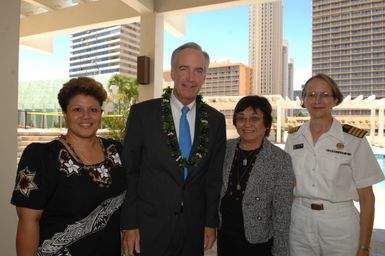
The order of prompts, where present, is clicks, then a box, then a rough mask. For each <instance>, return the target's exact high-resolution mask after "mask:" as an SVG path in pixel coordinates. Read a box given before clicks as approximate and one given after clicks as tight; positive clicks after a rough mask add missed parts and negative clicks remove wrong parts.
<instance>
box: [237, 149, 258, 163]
mask: <svg viewBox="0 0 385 256" xmlns="http://www.w3.org/2000/svg"><path fill="white" fill-rule="evenodd" d="M254 151H255V150H252V151H249V152H248V153H247V155H245V153H244V151H243V150H242V149H239V152H241V155H242V158H243V160H242V165H243V166H246V165H247V163H248V159H249V156H250V155H252V154H253V153H254Z"/></svg>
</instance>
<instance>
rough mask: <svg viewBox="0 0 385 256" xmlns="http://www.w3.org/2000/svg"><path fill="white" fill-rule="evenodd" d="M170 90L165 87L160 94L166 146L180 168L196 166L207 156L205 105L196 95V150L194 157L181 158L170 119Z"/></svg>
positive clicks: (206, 116) (171, 119)
mask: <svg viewBox="0 0 385 256" xmlns="http://www.w3.org/2000/svg"><path fill="white" fill-rule="evenodd" d="M171 93H172V89H171V88H170V87H167V88H165V89H164V90H163V94H162V104H161V106H162V122H163V126H162V127H163V131H164V132H165V133H166V135H167V144H168V145H170V147H171V155H172V157H174V158H175V161H176V162H177V163H178V165H179V166H180V167H182V168H185V167H189V166H198V165H199V162H200V161H201V160H202V159H203V158H204V157H205V155H206V154H207V152H208V150H207V143H208V141H209V139H208V127H209V126H208V125H209V122H208V115H207V110H206V106H207V105H206V103H204V102H203V101H202V95H198V96H197V98H196V104H197V105H196V106H197V111H199V116H200V125H199V136H198V148H197V151H196V153H195V154H194V155H190V158H189V159H185V158H183V157H182V154H181V152H180V149H179V143H178V138H177V136H176V131H175V125H174V119H173V117H172V112H171V105H170V96H171Z"/></svg>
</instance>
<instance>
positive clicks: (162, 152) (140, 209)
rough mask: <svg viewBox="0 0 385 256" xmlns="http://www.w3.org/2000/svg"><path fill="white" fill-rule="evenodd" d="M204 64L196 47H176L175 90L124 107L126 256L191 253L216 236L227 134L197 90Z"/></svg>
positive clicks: (220, 117)
mask: <svg viewBox="0 0 385 256" xmlns="http://www.w3.org/2000/svg"><path fill="white" fill-rule="evenodd" d="M208 65H209V56H208V54H207V53H206V52H204V51H203V50H202V49H201V47H200V46H199V45H197V44H195V43H187V44H184V45H182V46H180V47H179V48H177V49H176V50H175V51H174V52H173V54H172V57H171V77H172V79H173V81H174V88H173V89H172V90H171V89H168V90H167V89H166V90H165V93H164V94H163V96H162V98H159V99H153V100H148V101H145V102H142V103H139V104H136V105H134V106H132V108H131V110H130V115H129V118H128V120H127V125H126V135H125V140H124V146H123V164H124V166H125V168H126V172H127V180H128V189H127V194H126V198H125V201H124V203H123V206H122V215H121V229H122V231H123V234H124V235H123V241H124V242H123V250H124V254H125V255H127V256H128V255H133V253H134V251H136V252H140V254H141V255H142V256H152V255H154V256H161V255H165V256H171V255H174V256H189V255H191V256H198V255H203V252H204V249H210V248H211V247H212V246H213V244H214V242H215V239H216V227H217V224H218V216H217V209H218V200H219V192H220V188H221V179H222V165H223V158H224V152H225V145H226V132H225V120H224V116H223V115H222V114H221V113H220V112H218V111H217V110H215V109H214V108H212V107H210V106H208V105H207V104H205V103H203V102H202V100H201V97H200V96H199V95H198V93H199V91H200V89H201V86H202V84H203V83H204V81H205V78H206V72H207V69H208ZM186 107H187V108H186ZM182 109H187V110H186V111H187V114H186V111H183V110H182ZM186 119H187V121H186ZM186 129H187V131H186ZM186 137H187V138H186ZM186 147H187V149H186ZM186 150H187V151H186ZM186 152H187V153H186Z"/></svg>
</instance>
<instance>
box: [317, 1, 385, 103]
mask: <svg viewBox="0 0 385 256" xmlns="http://www.w3.org/2000/svg"><path fill="white" fill-rule="evenodd" d="M312 8H313V40H312V41H313V49H312V70H313V74H317V73H325V74H328V75H330V76H331V77H332V78H333V79H335V81H336V82H337V84H338V85H339V87H340V89H341V91H342V93H343V94H344V96H347V95H351V96H352V98H355V97H357V96H359V95H363V96H365V97H366V96H370V95H372V94H374V95H376V97H377V98H384V97H385V1H377V0H357V1H348V0H343V1H331V0H313V4H312Z"/></svg>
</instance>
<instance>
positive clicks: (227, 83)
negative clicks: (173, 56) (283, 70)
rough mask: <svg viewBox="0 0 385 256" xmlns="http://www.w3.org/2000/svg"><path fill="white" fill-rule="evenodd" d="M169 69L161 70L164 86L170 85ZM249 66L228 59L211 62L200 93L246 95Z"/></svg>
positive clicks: (248, 90)
mask: <svg viewBox="0 0 385 256" xmlns="http://www.w3.org/2000/svg"><path fill="white" fill-rule="evenodd" d="M170 72H171V71H165V72H163V78H164V82H165V86H172V80H171V75H170ZM250 79H251V68H249V67H248V66H246V65H245V64H242V63H232V62H229V61H220V62H211V63H210V66H209V69H208V70H207V74H206V80H205V83H204V84H203V85H202V88H201V90H200V93H201V94H202V95H203V96H246V95H249V94H250Z"/></svg>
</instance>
